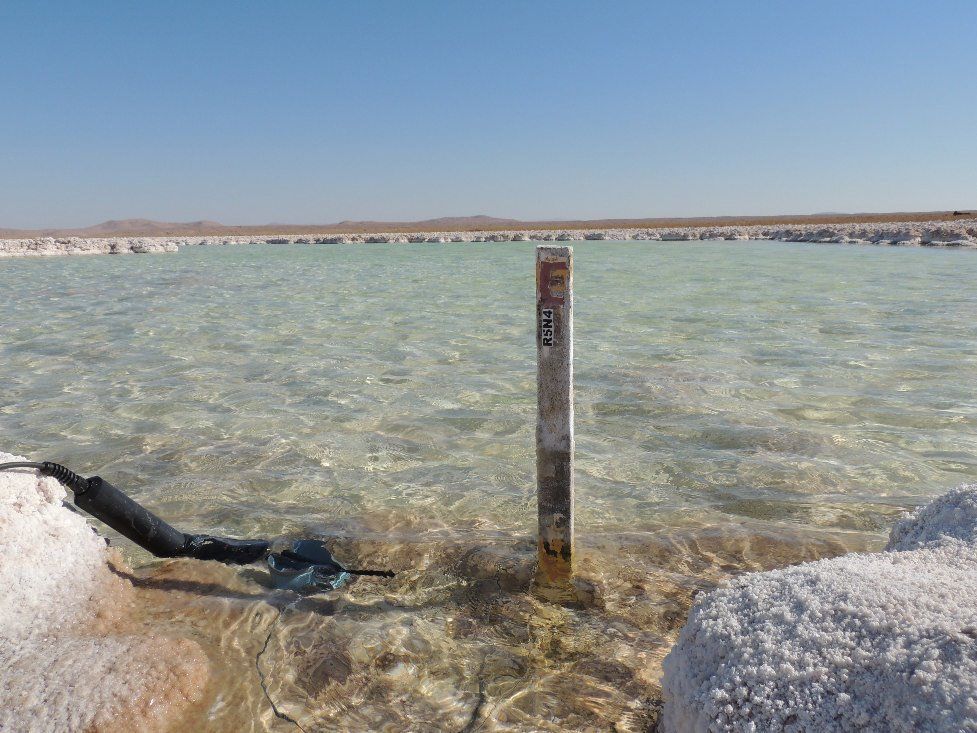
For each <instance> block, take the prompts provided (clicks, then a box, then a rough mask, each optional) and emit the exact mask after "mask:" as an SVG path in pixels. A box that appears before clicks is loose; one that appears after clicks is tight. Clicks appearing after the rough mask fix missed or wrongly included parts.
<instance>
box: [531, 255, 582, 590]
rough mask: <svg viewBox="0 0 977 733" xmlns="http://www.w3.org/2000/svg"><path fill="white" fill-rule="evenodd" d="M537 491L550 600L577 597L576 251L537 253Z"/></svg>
mask: <svg viewBox="0 0 977 733" xmlns="http://www.w3.org/2000/svg"><path fill="white" fill-rule="evenodd" d="M536 352H537V357H538V367H537V369H538V371H537V400H538V405H537V418H536V491H537V501H538V508H539V537H538V540H537V550H538V554H539V566H538V568H537V570H536V578H535V581H534V586H535V589H536V591H537V592H538V593H539V594H540V595H542V596H544V597H547V598H551V599H553V600H562V599H565V598H567V597H569V596H571V595H572V577H573V250H572V249H571V248H570V247H554V246H546V245H543V246H538V247H537V248H536Z"/></svg>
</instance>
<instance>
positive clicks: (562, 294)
mask: <svg viewBox="0 0 977 733" xmlns="http://www.w3.org/2000/svg"><path fill="white" fill-rule="evenodd" d="M569 281H570V270H569V269H568V268H567V263H566V262H562V261H559V260H557V261H555V262H554V261H547V260H543V261H541V262H540V263H539V298H540V301H541V302H542V303H543V305H550V304H552V305H563V301H564V300H565V299H566V296H567V287H568V286H569Z"/></svg>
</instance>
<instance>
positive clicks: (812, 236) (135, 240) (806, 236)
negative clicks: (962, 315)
mask: <svg viewBox="0 0 977 733" xmlns="http://www.w3.org/2000/svg"><path fill="white" fill-rule="evenodd" d="M606 239H610V240H641V241H658V240H665V241H698V240H716V239H724V240H746V239H771V240H777V241H781V242H817V243H822V244H877V245H896V246H903V247H920V246H924V247H977V219H972V218H967V219H956V220H954V221H922V222H899V221H892V222H878V223H870V224H858V223H851V224H795V225H773V226H767V225H731V226H714V227H678V228H669V229H647V228H646V229H641V228H638V229H559V230H541V229H522V230H508V231H480V232H479V231H475V232H412V233H403V232H385V233H377V234H328V235H325V234H286V235H272V236H268V235H256V236H220V235H216V236H201V237H63V238H54V237H38V238H34V239H0V258H2V257H44V256H50V255H87V254H131V253H137V254H143V253H153V252H176V251H178V250H179V248H180V247H189V246H195V245H205V244H206V245H229V244H373V243H391V244H406V243H408V242H414V243H417V242H434V243H442V244H444V243H449V242H528V241H537V242H547V241H561V242H570V241H581V240H606Z"/></svg>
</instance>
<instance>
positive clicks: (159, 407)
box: [0, 242, 977, 730]
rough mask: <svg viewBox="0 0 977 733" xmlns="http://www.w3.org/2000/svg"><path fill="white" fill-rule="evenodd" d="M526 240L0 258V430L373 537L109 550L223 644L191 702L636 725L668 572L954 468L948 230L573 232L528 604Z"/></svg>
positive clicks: (862, 529)
mask: <svg viewBox="0 0 977 733" xmlns="http://www.w3.org/2000/svg"><path fill="white" fill-rule="evenodd" d="M532 249H533V246H532V245H531V244H517V243H512V244H501V245H500V244H486V245H431V244H424V245H362V246H338V245H337V246H330V245H318V246H305V245H266V246H237V247H212V248H209V247H194V248H187V249H184V250H183V251H181V252H180V253H179V254H178V255H160V256H132V257H91V258H79V257H67V258H51V259H44V260H38V259H31V260H6V261H3V262H0V363H2V364H3V367H4V371H3V383H2V391H0V436H2V446H0V447H3V448H4V449H5V450H8V451H13V452H17V453H21V454H25V455H30V456H32V457H37V458H39V459H44V458H48V459H52V460H58V461H61V462H63V463H66V464H67V465H69V466H71V467H73V468H74V469H76V470H78V471H79V472H81V473H85V474H95V473H99V474H101V475H103V476H105V477H106V478H109V479H110V480H111V481H112V482H113V483H115V484H116V485H118V486H119V487H122V488H124V489H126V490H128V491H129V492H130V493H131V494H132V495H133V496H134V497H136V498H138V499H139V500H140V501H142V502H144V503H145V504H146V505H147V506H149V507H151V508H152V509H154V510H156V511H157V512H159V513H160V514H162V515H163V516H164V517H166V518H167V519H169V520H171V521H172V522H173V523H174V524H176V525H177V526H180V527H183V528H186V529H194V530H197V531H207V532H219V533H227V534H232V535H237V536H246V535H252V536H253V535H256V534H257V535H272V536H279V535H287V536H299V535H311V536H320V537H325V538H326V539H327V541H329V542H330V544H331V545H332V546H333V548H334V550H335V551H336V553H337V554H338V555H339V557H340V558H341V559H343V560H346V561H348V562H349V563H350V564H351V565H361V566H375V567H379V566H389V567H392V568H393V569H395V570H397V571H399V575H398V577H397V578H396V579H394V580H392V581H382V580H373V579H370V580H360V581H358V582H357V583H355V584H354V585H352V586H351V587H349V588H348V589H344V590H342V591H339V592H335V593H330V594H325V595H323V596H320V597H316V598H311V599H298V598H297V597H295V596H292V595H289V594H287V593H281V592H274V591H271V590H269V589H268V588H267V587H265V585H264V584H263V583H264V581H263V578H262V577H261V574H260V573H258V572H256V571H253V570H243V571H232V570H228V569H225V568H222V567H220V566H212V565H211V564H207V565H206V567H204V566H203V565H204V564H201V563H192V562H184V561H180V562H170V563H164V564H160V563H153V562H151V561H150V558H149V557H148V556H147V555H146V554H144V553H142V552H141V551H135V550H132V551H130V552H129V556H130V558H131V560H132V561H133V563H134V565H136V566H137V570H136V571H135V577H136V580H137V581H138V583H139V584H140V588H142V589H143V591H144V592H145V593H148V594H154V595H153V597H154V598H156V606H157V609H158V610H157V611H154V612H152V613H151V614H150V615H151V616H152V618H151V619H149V620H150V621H152V622H153V623H155V624H163V625H164V626H170V627H172V630H173V633H176V634H188V635H191V636H193V637H194V638H196V639H198V640H199V641H201V643H202V644H203V645H204V646H205V648H207V649H208V650H209V652H210V654H211V656H212V659H213V663H214V666H215V668H216V669H218V670H223V671H222V672H221V671H218V673H217V682H215V683H214V690H213V691H212V695H211V696H210V703H209V706H208V708H207V709H206V710H205V711H204V710H202V711H198V715H199V718H198V719H196V720H194V721H193V725H195V726H198V727H208V726H209V727H210V728H211V729H231V728H238V729H247V728H249V727H250V728H252V729H257V730H260V729H265V728H277V727H281V729H282V730H287V729H296V725H298V726H301V727H303V728H304V729H305V730H382V729H387V728H388V729H390V730H492V729H498V730H538V729H547V730H585V729H591V728H593V729H607V728H608V727H609V726H610V725H612V724H614V725H617V727H618V729H619V730H630V729H634V730H640V729H642V728H643V726H644V727H647V724H648V722H649V721H651V720H653V719H654V716H655V709H656V705H657V697H656V696H657V682H658V678H659V661H660V659H661V657H662V656H663V655H664V654H665V653H666V652H667V648H668V644H669V642H670V639H671V638H673V636H674V633H675V631H676V629H677V628H678V627H679V626H680V625H681V623H682V619H683V616H684V613H685V612H686V611H687V609H688V605H689V603H690V602H691V599H692V596H693V595H694V594H695V593H696V592H698V591H700V590H702V589H705V588H709V587H712V585H714V584H715V583H716V582H719V581H720V580H721V579H722V578H723V577H726V576H728V575H729V574H732V573H737V572H742V571H744V570H749V569H757V568H767V567H776V566H778V565H784V564H788V563H791V562H797V561H800V560H804V559H813V558H816V557H823V556H827V555H833V554H838V553H840V552H843V551H845V550H852V549H864V548H872V547H877V546H878V545H879V544H880V543H881V540H882V538H883V537H884V536H885V533H886V531H887V526H888V524H889V523H891V520H892V519H893V517H894V516H896V515H897V514H898V513H899V512H900V511H901V510H903V509H906V508H909V507H912V506H915V505H916V504H918V503H921V502H923V501H925V500H926V498H927V497H930V496H933V495H935V494H938V493H941V492H942V491H944V490H946V489H947V488H949V487H951V486H954V485H957V484H960V483H963V482H968V481H974V480H977V397H975V394H977V391H975V388H974V385H975V384H977V380H975V378H977V289H974V288H973V286H972V285H973V282H974V281H975V278H977V253H973V252H965V251H944V250H928V249H893V248H885V249H881V248H872V247H844V246H831V245H789V244H782V243H769V242H749V243H711V242H707V243H646V242H641V243H635V242H630V243H611V242H585V243H576V244H575V246H574V250H575V288H576V300H575V319H576V324H575V332H576V333H575V335H576V362H575V369H576V386H577V393H576V411H577V412H576V415H577V420H576V428H577V472H576V482H577V507H578V518H577V528H578V535H579V537H580V540H581V544H582V552H581V560H580V571H581V574H582V576H583V577H584V578H585V579H586V580H587V581H588V582H589V583H590V584H591V586H592V587H593V589H594V592H595V594H596V597H595V601H594V603H593V604H591V605H590V606H588V607H587V608H584V609H578V610H568V609H558V608H553V607H548V606H545V605H542V604H540V603H538V602H537V601H535V600H534V599H533V598H532V597H531V596H530V595H528V594H527V593H526V592H525V591H526V588H527V584H528V580H529V578H530V577H531V573H532V560H533V542H532V532H533V529H534V522H535V503H534V452H533V430H534V419H535V346H534V333H533V308H534V305H533V291H534V285H533V254H532ZM130 550H131V548H130ZM161 591H166V592H161ZM174 599H176V600H174ZM175 609H177V610H175ZM266 640H267V645H264V642H265V641H266ZM263 645H264V646H263ZM262 648H263V649H264V651H263V652H262ZM259 652H261V653H260V655H259ZM255 657H258V660H257V663H256V662H255ZM259 672H260V674H259ZM262 678H264V686H265V688H266V690H265V691H263V690H262V689H261V683H262ZM269 699H271V700H272V701H274V702H275V703H276V705H277V707H278V710H279V712H280V713H282V714H283V715H284V716H285V717H276V716H275V715H274V712H273V711H272V709H271V706H270V704H269ZM287 718H292V719H293V720H294V721H295V722H290V721H289V720H287ZM242 726H243V727H242Z"/></svg>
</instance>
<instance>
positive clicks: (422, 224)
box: [0, 210, 969, 239]
mask: <svg viewBox="0 0 977 733" xmlns="http://www.w3.org/2000/svg"><path fill="white" fill-rule="evenodd" d="M968 211H969V210H968ZM964 215H966V214H965V212H962V211H959V210H958V211H956V212H954V211H923V212H894V213H880V214H873V213H863V214H833V213H823V214H784V215H780V216H709V217H684V218H653V219H572V220H547V221H522V220H519V219H501V218H499V217H494V216H486V215H485V214H479V215H476V216H446V217H441V218H438V219H424V220H421V221H341V222H338V223H336V224H262V225H257V226H231V225H227V224H221V223H220V222H217V221H209V220H201V221H188V222H165V221H154V220H152V219H114V220H112V221H104V222H102V223H101V224H95V225H94V226H89V227H82V228H78V229H2V228H0V239H30V238H35V237H123V236H128V237H167V236H183V237H193V236H213V235H221V234H223V235H251V234H253V235H261V234H315V233H323V234H337V233H356V234H365V233H370V232H425V231H427V232H429V231H476V230H480V231H492V230H499V229H612V228H638V227H642V228H649V229H660V228H664V227H695V226H725V225H749V224H762V225H774V224H842V223H853V222H854V223H858V222H864V223H873V222H880V221H906V222H909V221H946V220H953V219H954V218H960V217H961V216H964Z"/></svg>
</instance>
